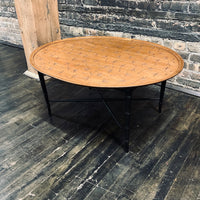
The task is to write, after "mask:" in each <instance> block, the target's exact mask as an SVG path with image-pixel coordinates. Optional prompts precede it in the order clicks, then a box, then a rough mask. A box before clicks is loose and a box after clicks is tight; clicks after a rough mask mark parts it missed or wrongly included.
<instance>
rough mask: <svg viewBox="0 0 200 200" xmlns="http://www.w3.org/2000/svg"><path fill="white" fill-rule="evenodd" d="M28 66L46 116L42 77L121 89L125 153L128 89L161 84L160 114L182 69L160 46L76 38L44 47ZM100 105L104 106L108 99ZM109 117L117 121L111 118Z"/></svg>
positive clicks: (179, 61)
mask: <svg viewBox="0 0 200 200" xmlns="http://www.w3.org/2000/svg"><path fill="white" fill-rule="evenodd" d="M30 63H31V64H32V66H33V67H34V68H35V69H36V70H37V71H38V74H39V77H40V82H41V86H42V89H43V92H44V97H45V100H46V103H47V107H48V111H49V115H51V109H50V103H49V102H51V101H49V99H48V93H47V89H46V85H45V81H44V74H46V75H48V76H51V77H53V78H56V79H59V80H62V81H65V82H69V83H73V84H77V85H82V86H88V87H95V88H116V89H123V91H125V97H124V99H123V100H124V101H125V103H126V111H125V118H126V124H125V126H123V128H124V129H125V134H124V135H125V136H124V137H125V139H124V144H125V146H126V151H128V143H129V131H130V107H131V99H132V90H131V88H133V87H138V86H144V85H150V84H154V83H159V82H161V92H160V101H159V111H160V112H161V106H162V101H163V97H164V91H165V85H166V80H167V79H170V78H172V77H174V76H175V75H177V74H178V73H179V72H180V71H181V70H182V69H183V65H184V62H183V59H182V58H181V56H180V55H179V54H177V53H176V52H174V51H173V50H171V49H169V48H166V47H163V46H161V45H159V44H155V43H151V42H146V41H141V40H135V39H127V38H119V37H107V36H90V37H75V38H67V39H64V40H58V41H54V42H50V43H47V44H45V45H43V46H41V47H39V48H37V49H36V50H34V51H33V52H32V54H31V56H30ZM66 101H70V100H66ZM77 101H80V100H77ZM82 101H84V100H82ZM96 101H98V100H96ZM99 101H102V102H103V103H105V105H106V106H107V104H106V101H108V99H106V100H105V99H103V98H102V99H100V100H99ZM108 109H109V107H108ZM109 111H110V112H111V110H110V109H109ZM111 114H112V116H113V118H114V120H115V121H116V118H115V116H114V114H113V113H112V112H111Z"/></svg>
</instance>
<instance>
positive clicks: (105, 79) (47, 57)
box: [30, 36, 184, 88]
mask: <svg viewBox="0 0 200 200" xmlns="http://www.w3.org/2000/svg"><path fill="white" fill-rule="evenodd" d="M30 62H31V64H32V66H33V67H34V68H35V69H36V70H38V71H39V72H42V73H44V74H47V75H49V76H51V77H54V78H57V79H60V80H63V81H66V82H69V83H74V84H78V85H84V86H91V87H108V88H116V87H117V88H121V87H133V86H142V85H148V84H153V83H157V82H161V81H164V80H167V79H169V78H172V77H173V76H175V75H177V74H178V73H179V72H180V71H181V70H182V69H183V65H184V63H183V59H182V58H181V57H180V55H179V54H177V53H176V52H174V51H172V50H171V49H169V48H166V47H163V46H161V45H158V44H155V43H151V42H146V41H141V40H135V39H127V38H119V37H107V36H93V37H75V38H67V39H64V40H58V41H55V42H51V43H48V44H45V45H43V46H41V47H39V48H37V49H36V50H35V51H33V52H32V54H31V57H30Z"/></svg>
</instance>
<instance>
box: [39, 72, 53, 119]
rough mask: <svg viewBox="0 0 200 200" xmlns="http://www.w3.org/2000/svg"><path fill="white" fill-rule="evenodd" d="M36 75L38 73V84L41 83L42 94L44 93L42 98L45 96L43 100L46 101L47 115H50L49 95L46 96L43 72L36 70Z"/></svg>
mask: <svg viewBox="0 0 200 200" xmlns="http://www.w3.org/2000/svg"><path fill="white" fill-rule="evenodd" d="M38 75H39V78H40V84H41V87H42V91H43V94H44V98H45V101H46V105H47V109H48V113H49V116H50V117H51V107H50V103H49V97H48V93H47V88H46V84H45V80H44V74H42V73H41V72H38Z"/></svg>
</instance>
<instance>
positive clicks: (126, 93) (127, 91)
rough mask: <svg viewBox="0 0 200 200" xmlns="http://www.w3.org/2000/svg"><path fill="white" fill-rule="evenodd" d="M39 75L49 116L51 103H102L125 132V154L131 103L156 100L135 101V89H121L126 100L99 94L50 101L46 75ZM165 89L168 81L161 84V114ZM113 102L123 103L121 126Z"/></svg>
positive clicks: (123, 136) (50, 114)
mask: <svg viewBox="0 0 200 200" xmlns="http://www.w3.org/2000/svg"><path fill="white" fill-rule="evenodd" d="M38 74H39V79H40V83H41V87H42V91H43V94H44V98H45V101H46V105H47V109H48V114H49V116H50V117H51V116H52V112H51V107H50V102H102V103H103V104H104V105H105V107H106V109H107V110H108V111H109V113H110V114H111V116H112V118H113V120H114V121H115V122H116V124H117V125H118V126H119V128H121V130H122V131H123V133H122V144H121V145H122V146H123V148H124V150H125V152H129V136H130V123H131V102H132V100H155V99H149V98H141V99H133V98H132V90H133V88H134V87H132V88H131V87H128V88H120V90H121V91H123V92H124V98H103V95H102V94H101V93H100V91H98V88H96V89H97V91H98V92H99V95H100V98H94V99H67V100H49V97H48V92H47V88H46V84H45V80H44V74H43V73H41V72H38ZM165 87H166V80H165V81H163V82H161V89H160V98H159V112H160V113H161V111H162V103H163V98H164V93H165ZM111 101H123V102H124V106H125V110H124V119H125V120H124V124H121V123H120V122H119V121H118V120H117V118H116V116H115V114H114V113H113V112H112V110H111V109H110V107H109V105H108V104H107V102H111Z"/></svg>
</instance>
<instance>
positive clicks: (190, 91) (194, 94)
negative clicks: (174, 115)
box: [166, 82, 200, 97]
mask: <svg viewBox="0 0 200 200" xmlns="http://www.w3.org/2000/svg"><path fill="white" fill-rule="evenodd" d="M166 87H167V88H170V89H173V90H177V91H180V92H184V93H187V94H190V95H193V96H196V97H200V92H198V91H194V90H191V89H188V88H183V87H181V86H178V85H174V84H172V83H168V82H167V85H166Z"/></svg>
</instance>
